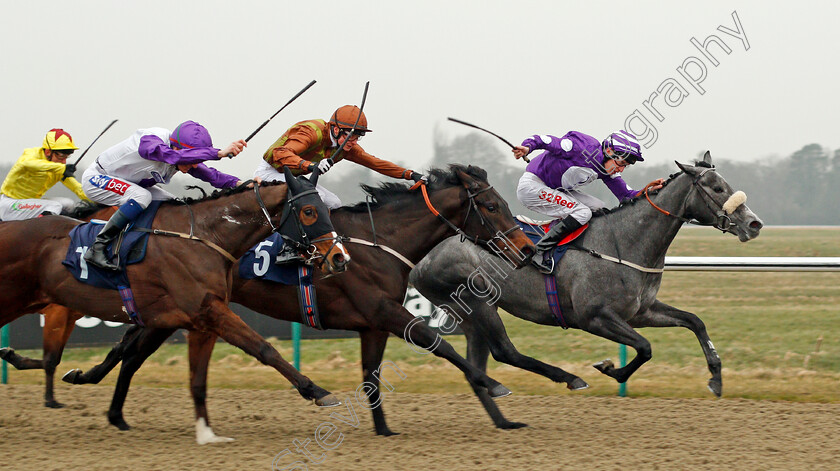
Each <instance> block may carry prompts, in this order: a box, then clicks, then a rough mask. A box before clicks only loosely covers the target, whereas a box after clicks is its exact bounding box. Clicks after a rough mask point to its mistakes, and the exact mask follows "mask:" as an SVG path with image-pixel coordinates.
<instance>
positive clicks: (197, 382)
mask: <svg viewBox="0 0 840 471" xmlns="http://www.w3.org/2000/svg"><path fill="white" fill-rule="evenodd" d="M187 338H188V341H189V357H190V394H191V395H192V398H193V404H194V405H195V441H196V443H198V444H199V445H206V444H208V443H224V442H232V441H233V439H232V438H227V437H220V436H218V435H216V434H215V433H214V432H213V429H212V428H210V417H209V415H208V414H207V371H208V367H209V365H210V357H211V356H212V355H213V347H214V346H215V345H216V339H217V338H218V336H217V335H216V334H214V333H212V332H198V331H192V332H190V333H189V334H187Z"/></svg>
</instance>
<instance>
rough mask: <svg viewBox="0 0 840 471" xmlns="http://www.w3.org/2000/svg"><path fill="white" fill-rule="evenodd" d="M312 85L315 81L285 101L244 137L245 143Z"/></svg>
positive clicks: (231, 155)
mask: <svg viewBox="0 0 840 471" xmlns="http://www.w3.org/2000/svg"><path fill="white" fill-rule="evenodd" d="M312 85H315V80H313V81H311V82H309V85H307V86H305V87H303V90H301V91H299V92H297V94H296V95H295V96H293V97H292V99H291V100H289V101H287V102H286V104H285V105H283V107H282V108H280V109H279V110H277V111H276V112H275V113H274V114H273V115H271V117H270V118H268V119H267V120H265V122H264V123H262V124H260V127H258V128H257V129H255V130H254V132H252V133H251V135H250V136H248V137H246V138H245V142H248V141H250V140H251V138H252V137H254V135H255V134H257V133H258V132H260V131H261V130H262V128H264V127H265V125H266V124H268V122H269V121H271V120H272V119H274V117H275V116H277V115H278V114H279V113H280V112H281V111H283V110H284V109H285V108H286V107H287V106H289V105H290V104H291V103H292V102H293V101H295V100H296V99H297V97H299V96H301V95H303V92H305V91H307V90H309V87H311V86H312ZM227 157H229V158H233V153H230V154H228V155H227Z"/></svg>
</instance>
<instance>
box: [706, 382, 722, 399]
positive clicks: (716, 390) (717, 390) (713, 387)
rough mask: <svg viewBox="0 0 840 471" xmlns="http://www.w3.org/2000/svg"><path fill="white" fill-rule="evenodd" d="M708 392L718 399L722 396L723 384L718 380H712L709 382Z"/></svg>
mask: <svg viewBox="0 0 840 471" xmlns="http://www.w3.org/2000/svg"><path fill="white" fill-rule="evenodd" d="M709 391H711V392H712V393H713V394H714V395H715V396H717V397H720V396H721V394H723V384H722V383H721V381H720V380H719V379H714V378H712V379H710V380H709Z"/></svg>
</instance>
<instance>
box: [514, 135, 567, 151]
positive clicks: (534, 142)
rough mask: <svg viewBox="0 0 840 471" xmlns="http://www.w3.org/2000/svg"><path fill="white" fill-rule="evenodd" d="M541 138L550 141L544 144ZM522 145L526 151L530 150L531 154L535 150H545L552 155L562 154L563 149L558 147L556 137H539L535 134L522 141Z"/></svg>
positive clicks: (558, 140)
mask: <svg viewBox="0 0 840 471" xmlns="http://www.w3.org/2000/svg"><path fill="white" fill-rule="evenodd" d="M543 137H548V138H550V139H551V141H550V142H548V143H546V142H545V141H544V140H543ZM522 145H523V146H525V147H527V148H528V149H531V152H533V151H535V150H537V149H540V150H547V151H549V152H551V153H552V154H561V153H564V151H563V148H562V147H560V138H559V137H556V136H548V135H546V136H539V135H536V134H535V135H533V136H531V137H529V138H528V139H525V140H524V141H522Z"/></svg>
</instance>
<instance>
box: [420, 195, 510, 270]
mask: <svg viewBox="0 0 840 471" xmlns="http://www.w3.org/2000/svg"><path fill="white" fill-rule="evenodd" d="M418 186H419V187H420V191H421V192H422V193H423V199H424V200H425V201H426V207H427V208H429V211H430V212H431V213H432V214H434V215H435V216H436V217H437V218H438V219H440V220H441V221H442V222H443V223H444V224H445V225H446V226H448V227H449V228H450V229H452V230H453V231H455V233H456V234H458V235H459V236H461V242H463V241H465V240H469V241H470V242H472V243H474V244H476V245H484V246H486V247H488V248H490V249H491V250H493V251H498V250H499V249H498V248H497V247H498V246H499V245H501V246H502V247H503V248H502V249H501V251H503V252H511V253H512V254H514V255H516V256H517V258H518V259H520V261H524V260H525V258H526V257H525V255H523V254H522V253H521V252H520V251H519V249H518V248H517V247H516V246H515V245H513V244H512V243H511V241H510V239H509V238H508V237H507V236H508V235H509V234H511V233H513V232H516V231H517V230H522V228H521V227H519V225H518V224H514V225H513V227H511V228H509V229H507V230H505V231H501V230H499V229H498V228H497V227H496V225H495V224H493V221H490V220H488V219H487V218H485V217H484V215H483V214H481V211H479V209H478V203H477V202H476V200H475V197H476V196H478V195H480V194H482V193H484V192H485V191H489V190H492V189H493V186H492V185H488V186H486V187H485V188H481V189H479V190H477V191H475V192H472V191H470V190H469V189H467V197H468V198H469V200H470V206H469V207H468V208H467V214H466V215H464V220H463V222H462V223H461V227H465V226H466V224H467V220H468V219H469V217H470V214H472V212H473V209H475V214H476V215H478V218H479V220H480V221H481V226H482V227H483V228H484V230H486V231H487V233H488V234H493V236H492V237H491V238H489V239H482V238H480V237H478V235H475V236H470V235H468V234H467V233H466V232H464V230H463V229H461V227H459V226H456V225H455V224H453V223H452V221H450V220H449V219H446V217H444V216H443V215H442V214H440V212H439V211H438V210H437V209H435V207H434V206H433V205H432V202H431V200H430V199H429V193H428V192H427V191H426V184H425V182H423V181H422V180H421V181H419V182H417V183H415V184H414V185H413V186H412V187H411V189H412V190H414V189H416V188H417V187H418ZM497 244H498V245H497Z"/></svg>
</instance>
